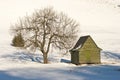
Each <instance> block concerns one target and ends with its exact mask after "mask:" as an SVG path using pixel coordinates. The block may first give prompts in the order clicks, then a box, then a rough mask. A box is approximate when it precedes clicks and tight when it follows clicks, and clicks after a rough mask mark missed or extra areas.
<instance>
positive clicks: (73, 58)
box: [71, 51, 79, 64]
mask: <svg viewBox="0 0 120 80" xmlns="http://www.w3.org/2000/svg"><path fill="white" fill-rule="evenodd" d="M71 62H72V63H74V64H79V52H78V51H73V52H72V53H71Z"/></svg>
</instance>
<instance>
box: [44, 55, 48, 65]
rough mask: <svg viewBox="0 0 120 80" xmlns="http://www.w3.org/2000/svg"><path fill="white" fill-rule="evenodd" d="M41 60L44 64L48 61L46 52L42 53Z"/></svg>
mask: <svg viewBox="0 0 120 80" xmlns="http://www.w3.org/2000/svg"><path fill="white" fill-rule="evenodd" d="M43 60H44V62H43V63H44V64H47V63H48V57H47V53H43Z"/></svg>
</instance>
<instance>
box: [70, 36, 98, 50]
mask: <svg viewBox="0 0 120 80" xmlns="http://www.w3.org/2000/svg"><path fill="white" fill-rule="evenodd" d="M89 37H90V35H87V36H82V37H80V38H79V40H78V41H77V43H76V44H75V46H74V47H73V49H72V51H74V50H77V49H79V48H81V47H82V46H83V44H84V43H85V42H86V40H87V39H88V38H89ZM91 39H92V38H91ZM93 42H94V40H93ZM94 43H95V42H94ZM95 45H96V44H95ZM96 47H97V45H96ZM98 48H99V47H98ZM99 49H100V48H99Z"/></svg>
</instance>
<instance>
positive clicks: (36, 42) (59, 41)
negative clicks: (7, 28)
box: [11, 8, 79, 63]
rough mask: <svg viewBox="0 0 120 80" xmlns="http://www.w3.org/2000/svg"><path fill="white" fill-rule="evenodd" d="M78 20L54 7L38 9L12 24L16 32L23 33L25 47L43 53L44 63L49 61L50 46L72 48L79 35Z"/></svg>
mask: <svg viewBox="0 0 120 80" xmlns="http://www.w3.org/2000/svg"><path fill="white" fill-rule="evenodd" d="M78 26H79V24H78V23H76V21H74V20H73V19H71V18H68V16H66V15H65V14H63V13H57V12H56V11H54V10H53V9H52V8H44V9H40V10H36V11H35V12H34V13H33V15H32V16H26V17H24V19H19V22H18V23H16V24H14V25H12V27H11V30H12V32H14V33H15V34H18V33H22V36H23V37H24V40H25V46H24V47H25V48H29V49H39V50H40V51H41V52H42V53H43V59H44V63H48V57H47V55H48V53H49V51H50V48H51V46H52V48H53V47H54V48H59V49H66V50H68V49H70V48H71V47H72V45H73V42H74V40H75V39H76V37H77V32H78V30H77V27H78Z"/></svg>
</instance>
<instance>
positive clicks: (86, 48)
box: [79, 37, 100, 63]
mask: <svg viewBox="0 0 120 80" xmlns="http://www.w3.org/2000/svg"><path fill="white" fill-rule="evenodd" d="M79 62H80V63H100V49H99V48H98V47H97V45H96V44H95V43H94V41H93V40H92V39H91V38H90V37H89V38H88V39H87V41H86V42H85V43H84V45H83V47H82V48H81V49H79Z"/></svg>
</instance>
